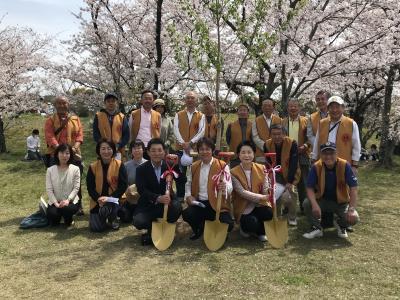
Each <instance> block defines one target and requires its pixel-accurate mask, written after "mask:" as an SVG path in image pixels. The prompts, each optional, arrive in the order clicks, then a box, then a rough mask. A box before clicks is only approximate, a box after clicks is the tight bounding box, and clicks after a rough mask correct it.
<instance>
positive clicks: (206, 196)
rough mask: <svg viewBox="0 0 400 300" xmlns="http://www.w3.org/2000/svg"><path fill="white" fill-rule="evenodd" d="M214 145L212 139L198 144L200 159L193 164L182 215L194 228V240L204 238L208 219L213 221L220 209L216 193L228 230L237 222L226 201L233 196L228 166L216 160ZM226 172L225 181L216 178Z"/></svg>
mask: <svg viewBox="0 0 400 300" xmlns="http://www.w3.org/2000/svg"><path fill="white" fill-rule="evenodd" d="M214 150H215V145H214V142H213V140H211V139H210V138H206V137H203V138H201V139H200V140H199V141H198V143H197V151H198V153H199V158H200V160H198V161H196V162H195V163H193V165H192V168H191V174H190V175H189V176H188V181H187V182H186V188H185V200H186V202H187V204H188V205H189V206H188V207H187V208H186V209H185V210H184V211H183V212H182V217H183V220H184V221H185V222H187V223H189V225H190V226H191V227H192V230H193V234H192V236H191V237H190V239H191V240H196V239H198V238H200V237H201V235H202V234H203V231H204V224H205V221H206V220H209V221H214V219H215V216H216V210H217V193H216V189H217V190H218V192H219V193H222V195H223V199H222V203H221V212H220V216H219V220H220V221H221V223H225V224H228V225H229V227H228V231H231V230H232V229H233V224H234V221H233V219H232V217H231V215H230V213H229V210H230V207H229V204H228V203H227V201H226V199H227V197H228V195H230V194H231V193H232V189H233V188H232V180H231V176H230V171H229V166H228V165H227V164H226V163H225V162H224V161H221V160H219V159H216V158H214V157H213V156H212V155H213V152H214ZM222 169H224V170H225V173H224V174H225V176H224V177H225V178H224V180H221V181H220V180H218V181H217V182H216V177H219V176H218V174H220V173H221V170H222Z"/></svg>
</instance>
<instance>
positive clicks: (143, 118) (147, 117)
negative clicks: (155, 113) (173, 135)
mask: <svg viewBox="0 0 400 300" xmlns="http://www.w3.org/2000/svg"><path fill="white" fill-rule="evenodd" d="M132 126H133V118H132V115H131V116H130V117H129V130H130V131H131V132H132ZM136 139H137V140H141V141H142V142H143V143H144V145H145V146H146V147H147V144H148V142H149V141H150V140H151V110H150V111H146V110H145V109H144V108H143V107H141V108H140V128H139V130H138V134H137V137H136Z"/></svg>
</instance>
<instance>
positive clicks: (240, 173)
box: [231, 141, 272, 242]
mask: <svg viewBox="0 0 400 300" xmlns="http://www.w3.org/2000/svg"><path fill="white" fill-rule="evenodd" d="M255 152H256V146H255V145H254V144H253V143H252V142H250V141H243V142H241V143H240V144H239V145H238V147H237V150H236V153H237V156H238V157H239V159H240V165H238V166H236V167H234V168H233V169H232V170H231V174H232V184H233V193H232V201H233V211H234V215H235V219H236V222H238V223H239V224H240V234H241V235H242V236H243V237H245V238H248V237H250V235H255V236H256V237H257V238H258V239H259V240H260V241H261V242H266V241H267V237H266V235H265V229H264V221H269V220H271V219H272V209H271V204H270V203H269V201H268V195H267V194H268V177H267V176H265V172H264V170H265V167H264V165H261V164H257V163H255V162H253V161H254V157H255Z"/></svg>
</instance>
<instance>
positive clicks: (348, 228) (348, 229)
mask: <svg viewBox="0 0 400 300" xmlns="http://www.w3.org/2000/svg"><path fill="white" fill-rule="evenodd" d="M346 230H347V231H348V232H354V228H353V226H348V227H347V228H346Z"/></svg>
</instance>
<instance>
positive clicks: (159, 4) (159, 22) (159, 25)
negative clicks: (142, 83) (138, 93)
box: [153, 0, 164, 91]
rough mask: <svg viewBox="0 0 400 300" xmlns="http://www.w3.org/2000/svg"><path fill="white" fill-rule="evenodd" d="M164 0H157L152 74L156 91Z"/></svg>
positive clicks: (160, 57) (161, 55) (159, 66)
mask: <svg viewBox="0 0 400 300" xmlns="http://www.w3.org/2000/svg"><path fill="white" fill-rule="evenodd" d="M163 1H164V0H157V13H156V52H157V53H156V73H155V74H154V86H153V88H154V90H155V91H158V88H159V85H160V80H159V77H158V72H159V70H160V68H161V64H162V57H163V54H162V44H161V28H162V5H163Z"/></svg>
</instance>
